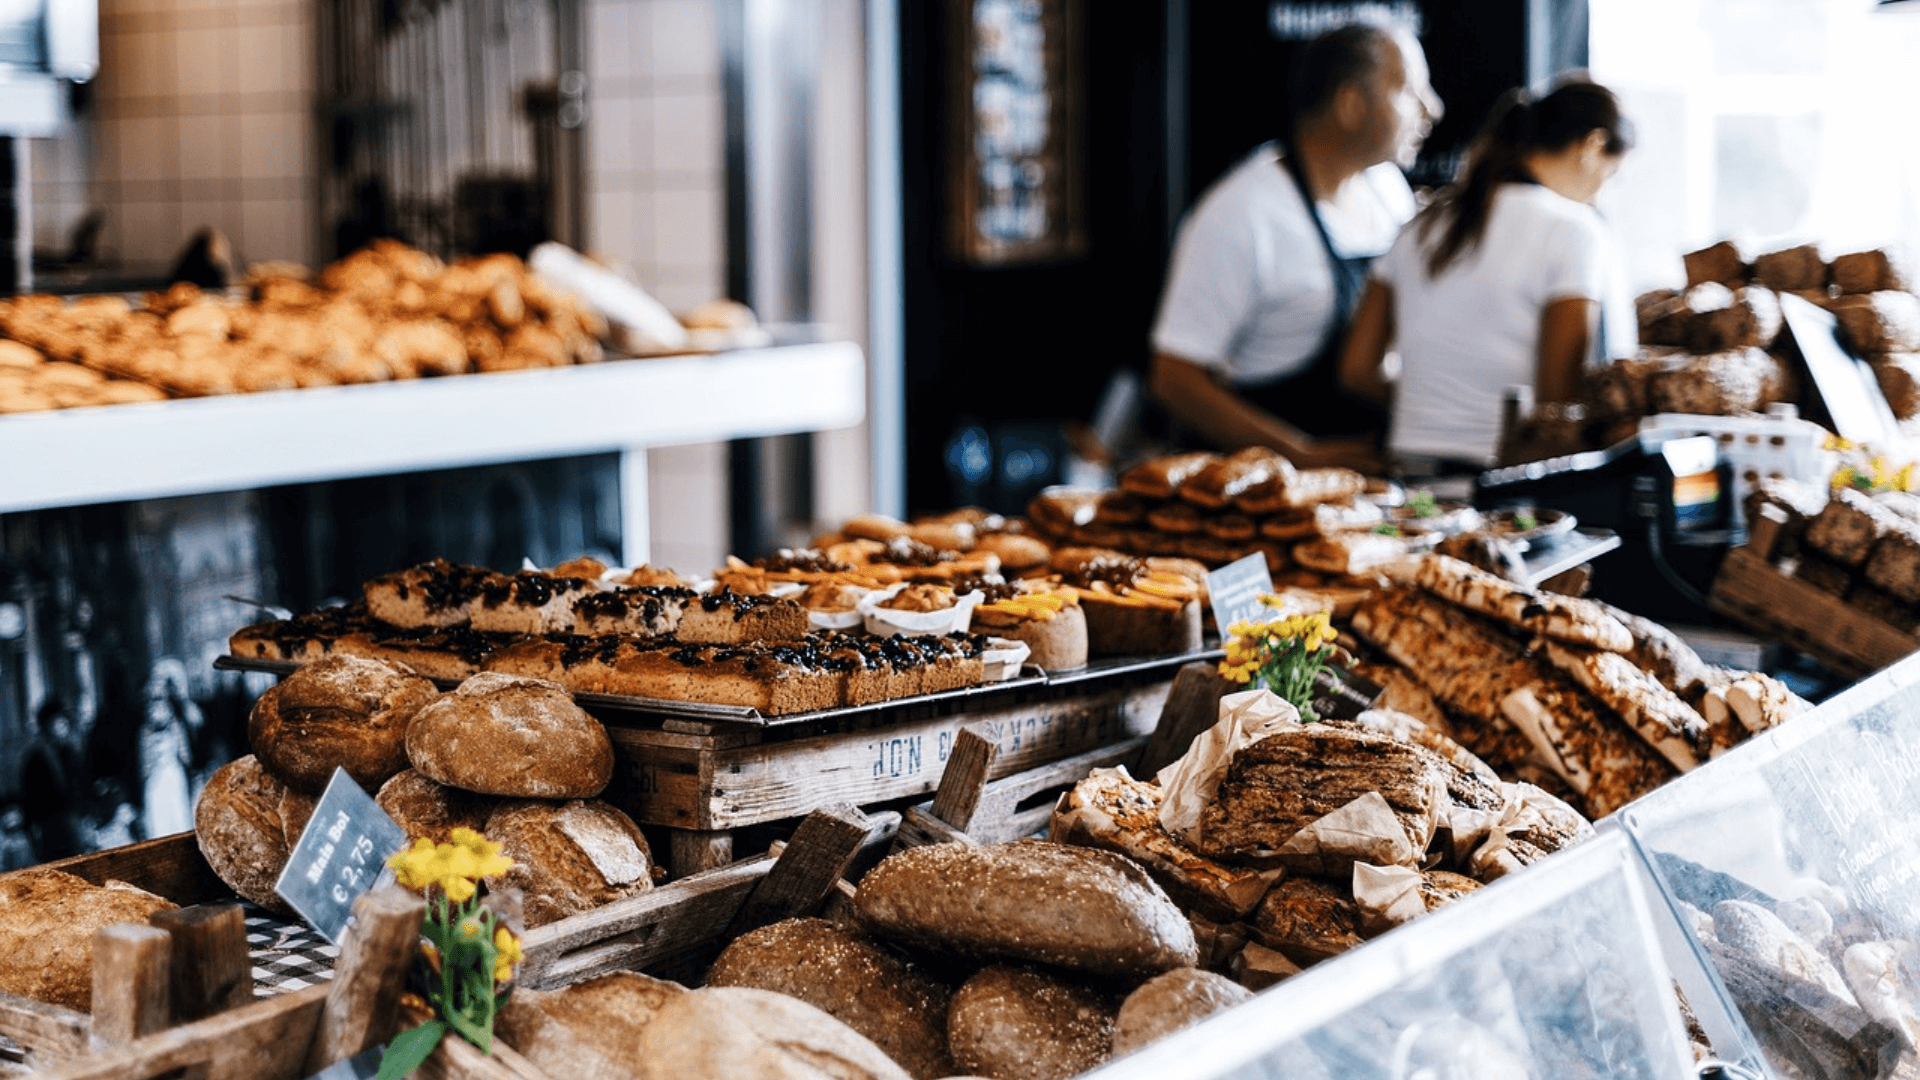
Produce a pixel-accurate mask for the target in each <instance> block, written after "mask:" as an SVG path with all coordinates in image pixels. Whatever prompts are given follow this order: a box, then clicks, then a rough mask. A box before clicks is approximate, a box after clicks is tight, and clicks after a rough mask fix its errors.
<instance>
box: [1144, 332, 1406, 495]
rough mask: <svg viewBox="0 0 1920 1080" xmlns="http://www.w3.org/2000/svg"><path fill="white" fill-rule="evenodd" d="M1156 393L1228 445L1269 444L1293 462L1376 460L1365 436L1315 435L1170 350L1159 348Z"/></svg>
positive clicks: (1354, 464) (1357, 464)
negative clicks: (1250, 400)
mask: <svg viewBox="0 0 1920 1080" xmlns="http://www.w3.org/2000/svg"><path fill="white" fill-rule="evenodd" d="M1150 389H1151V391H1152V393H1153V396H1154V397H1155V398H1157V399H1158V400H1159V401H1160V404H1162V405H1164V406H1166V409H1167V411H1168V412H1170V413H1172V414H1173V415H1174V418H1175V419H1177V420H1179V421H1180V422H1181V423H1183V424H1186V425H1187V426H1188V427H1190V428H1192V429H1193V430H1194V431H1196V432H1197V433H1199V435H1200V437H1201V438H1203V439H1205V440H1207V441H1208V442H1210V443H1212V444H1213V445H1215V446H1218V447H1222V448H1224V449H1237V448H1239V447H1243V446H1270V447H1272V448H1274V449H1275V450H1278V451H1280V452H1281V453H1282V454H1285V455H1286V456H1287V459H1288V460H1290V461H1292V462H1293V463H1294V464H1295V465H1299V466H1302V467H1304V468H1320V467H1323V466H1329V465H1344V466H1347V467H1348V468H1355V469H1361V470H1362V471H1366V469H1367V468H1368V467H1370V466H1377V465H1378V460H1377V457H1376V455H1374V454H1373V452H1372V450H1371V446H1370V444H1369V443H1368V441H1367V440H1364V439H1315V438H1313V437H1311V436H1309V435H1308V434H1307V433H1306V432H1304V431H1301V430H1300V429H1299V428H1297V427H1294V426H1293V425H1292V424H1289V423H1287V422H1286V421H1284V420H1282V419H1280V418H1279V417H1277V416H1275V415H1273V414H1272V413H1270V412H1268V411H1266V410H1265V409H1262V408H1259V407H1258V406H1255V405H1253V404H1250V403H1249V402H1248V401H1247V400H1246V399H1245V398H1242V397H1241V396H1240V395H1238V394H1236V393H1234V392H1233V390H1232V389H1230V388H1228V387H1226V386H1222V385H1221V384H1220V383H1219V382H1218V381H1216V380H1215V379H1214V377H1213V373H1212V372H1210V371H1208V370H1207V369H1206V368H1203V367H1201V366H1200V365H1199V364H1196V363H1193V362H1192V361H1190V360H1183V359H1181V358H1180V357H1177V356H1174V355H1172V354H1171V353H1156V354H1154V357H1153V376H1152V379H1151V382H1150Z"/></svg>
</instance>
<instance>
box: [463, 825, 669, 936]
mask: <svg viewBox="0 0 1920 1080" xmlns="http://www.w3.org/2000/svg"><path fill="white" fill-rule="evenodd" d="M486 835H487V838H488V839H489V840H492V841H494V842H495V843H498V844H499V845H500V851H501V853H502V854H504V855H506V856H507V857H508V858H510V859H512V860H513V862H514V866H513V869H511V870H508V871H507V872H506V874H504V875H502V877H501V879H500V881H501V884H502V885H504V886H510V887H514V888H518V889H519V890H520V892H521V898H522V904H523V910H524V912H525V914H526V919H527V926H528V927H529V928H531V927H535V926H544V925H546V924H547V923H550V922H554V921H556V920H558V919H564V918H566V917H567V916H569V915H578V914H580V913H581V912H583V911H591V910H592V909H594V908H597V907H600V906H602V905H604V904H609V903H612V902H613V901H615V900H622V899H625V898H627V897H629V896H638V895H640V894H641V893H644V892H646V891H647V890H649V889H651V888H653V879H654V877H655V874H656V867H655V866H654V862H653V852H652V850H651V849H650V848H648V847H647V838H646V837H645V836H642V835H641V833H640V827H639V826H638V825H635V824H634V823H633V820H632V819H631V818H629V817H627V815H625V814H623V813H621V812H620V811H618V810H615V809H614V808H613V807H611V806H608V805H607V804H606V803H603V802H600V801H598V800H575V801H573V802H568V803H561V804H558V805H555V804H553V803H545V802H512V803H506V804H504V805H502V806H501V807H500V808H499V809H498V810H495V811H494V812H493V815H492V816H491V817H489V818H488V819H487V828H486ZM662 876H664V874H662Z"/></svg>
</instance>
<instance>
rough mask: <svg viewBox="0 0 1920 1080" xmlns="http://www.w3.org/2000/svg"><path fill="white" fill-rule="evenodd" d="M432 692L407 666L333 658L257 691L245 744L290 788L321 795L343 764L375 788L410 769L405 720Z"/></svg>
mask: <svg viewBox="0 0 1920 1080" xmlns="http://www.w3.org/2000/svg"><path fill="white" fill-rule="evenodd" d="M437 694H438V691H437V690H435V689H434V686H433V684H432V683H430V682H428V681H427V680H425V679H423V678H421V677H420V676H418V675H415V674H414V673H413V672H411V671H408V670H407V669H405V668H402V667H398V666H396V665H393V664H388V663H386V662H384V661H380V660H363V659H361V658H359V657H354V656H330V657H327V658H325V659H322V660H316V661H314V662H313V663H311V664H308V665H306V666H305V667H302V668H301V669H300V670H298V671H296V672H294V673H293V674H291V675H289V676H287V677H286V679H285V680H284V681H282V682H281V683H279V684H278V685H276V686H272V687H269V688H268V689H267V692H266V693H264V694H262V695H260V700H259V701H256V702H255V703H254V706H253V712H252V713H251V714H250V715H249V716H248V719H247V741H248V742H249V743H250V744H251V745H252V747H253V753H254V756H256V757H258V758H259V759H260V762H261V764H263V765H265V766H266V767H267V768H268V769H269V770H271V771H272V772H273V774H274V775H275V776H277V777H279V778H280V779H281V780H282V781H284V782H285V783H286V784H287V785H288V786H289V787H292V788H295V789H297V790H300V791H306V792H311V793H314V794H318V793H319V792H320V791H321V790H322V789H324V788H325V787H326V786H327V781H328V780H330V779H332V777H333V770H334V769H335V768H342V769H345V770H347V774H348V775H349V776H351V777H353V779H354V782H355V783H357V784H359V785H360V786H361V787H362V788H365V789H366V790H368V791H373V790H377V789H378V788H379V787H380V785H381V784H384V783H386V782H387V781H388V780H389V779H391V778H392V777H393V776H394V774H396V773H398V772H400V770H402V769H405V768H406V767H407V725H408V724H410V723H412V722H413V717H414V714H415V713H418V712H419V711H420V707H421V706H422V705H425V704H426V703H427V702H428V701H431V700H432V699H433V698H434V697H435V696H437Z"/></svg>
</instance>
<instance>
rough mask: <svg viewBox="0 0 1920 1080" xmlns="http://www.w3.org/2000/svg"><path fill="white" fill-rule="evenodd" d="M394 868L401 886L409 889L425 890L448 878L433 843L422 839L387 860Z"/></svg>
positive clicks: (395, 875)
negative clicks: (443, 878)
mask: <svg viewBox="0 0 1920 1080" xmlns="http://www.w3.org/2000/svg"><path fill="white" fill-rule="evenodd" d="M387 865H388V866H391V867H393V874H394V877H395V878H396V879H398V880H399V882H400V884H401V885H404V886H406V887H407V888H409V889H415V890H424V889H426V887H427V886H429V885H432V884H434V883H435V882H437V881H439V880H440V879H441V878H442V877H444V876H446V865H445V861H444V860H443V859H442V858H441V856H440V852H439V850H438V849H437V848H435V847H434V844H433V841H431V840H428V839H426V838H424V837H422V838H421V839H419V840H415V841H414V842H413V846H412V847H411V848H408V849H407V850H405V851H403V852H401V853H399V854H398V855H395V856H394V857H393V858H391V859H388V860H387Z"/></svg>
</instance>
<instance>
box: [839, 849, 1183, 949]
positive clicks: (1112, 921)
mask: <svg viewBox="0 0 1920 1080" xmlns="http://www.w3.org/2000/svg"><path fill="white" fill-rule="evenodd" d="M854 903H855V906H856V907H857V908H858V910H859V912H860V917H861V919H862V921H863V922H864V923H865V924H866V926H867V927H868V928H869V929H871V930H872V931H873V932H875V933H877V934H880V935H882V936H884V937H888V938H893V939H896V940H900V941H905V942H910V943H914V944H918V945H922V946H926V947H929V948H933V949H940V950H946V951H951V952H959V953H966V954H971V955H977V956H1004V957H1010V958H1013V959H1019V960H1031V961H1034V962H1037V963H1043V964H1055V965H1058V966H1061V967H1068V968H1074V969H1077V970H1081V971H1088V972H1094V973H1098V974H1107V975H1128V976H1138V975H1155V974H1158V973H1160V972H1162V971H1165V970H1167V969H1169V968H1176V967H1190V966H1192V965H1193V964H1194V963H1195V961H1196V960H1197V959H1198V957H1199V946H1198V945H1197V944H1195V942H1194V939H1193V926H1192V925H1191V924H1190V923H1188V922H1187V918H1186V916H1185V915H1183V914H1181V912H1180V909H1179V908H1177V907H1175V906H1174V903H1173V901H1172V900H1169V899H1167V894H1166V893H1165V892H1163V891H1162V890H1161V888H1160V886H1159V885H1157V884H1155V883H1154V881H1153V879H1152V878H1151V877H1148V876H1147V872H1146V871H1145V870H1142V869H1140V867H1139V866H1138V865H1137V864H1135V863H1134V862H1133V861H1132V860H1130V859H1127V858H1125V857H1123V856H1120V855H1116V854H1114V853H1112V852H1109V851H1094V850H1092V849H1089V848H1078V847H1068V846H1067V845H1065V844H1054V843H1048V842H1046V841H1043V840H1016V841H1013V842H1012V843H1007V844H993V845H989V846H985V847H970V846H967V845H962V844H935V845H930V846H927V847H918V848H909V849H907V850H905V851H900V852H896V853H894V854H893V855H890V856H888V857H887V858H886V859H885V860H884V861H883V862H881V863H880V865H879V866H876V867H874V868H873V870H872V871H871V872H870V873H868V874H867V876H866V877H865V878H864V879H863V880H862V881H861V883H860V890H859V892H858V893H857V894H856V897H855V901H854Z"/></svg>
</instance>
